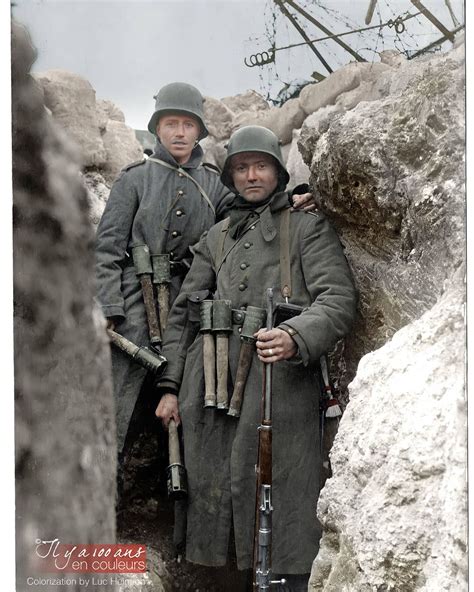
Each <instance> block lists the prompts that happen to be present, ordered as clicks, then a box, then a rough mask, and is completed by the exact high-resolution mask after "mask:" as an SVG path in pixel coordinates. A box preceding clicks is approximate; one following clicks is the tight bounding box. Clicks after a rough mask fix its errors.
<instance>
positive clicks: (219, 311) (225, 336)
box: [212, 300, 232, 409]
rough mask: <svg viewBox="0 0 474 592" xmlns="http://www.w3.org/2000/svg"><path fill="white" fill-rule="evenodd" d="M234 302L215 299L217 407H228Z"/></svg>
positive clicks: (213, 322) (213, 324)
mask: <svg viewBox="0 0 474 592" xmlns="http://www.w3.org/2000/svg"><path fill="white" fill-rule="evenodd" d="M231 306H232V302H231V301H230V300H214V302H213V305H212V332H213V333H214V334H215V336H216V373H217V409H228V408H229V402H228V393H227V378H228V373H229V333H231V332H232V308H231Z"/></svg>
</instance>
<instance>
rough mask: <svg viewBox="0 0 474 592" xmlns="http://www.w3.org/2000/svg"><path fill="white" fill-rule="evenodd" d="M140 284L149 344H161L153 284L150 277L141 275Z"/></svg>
mask: <svg viewBox="0 0 474 592" xmlns="http://www.w3.org/2000/svg"><path fill="white" fill-rule="evenodd" d="M140 283H141V285H142V294H143V302H144V303H145V311H146V317H147V321H148V333H149V335H150V343H151V344H152V345H154V344H160V343H161V332H160V326H159V324H158V316H157V314H156V306H155V298H154V296H153V283H152V281H151V275H148V274H147V275H141V276H140Z"/></svg>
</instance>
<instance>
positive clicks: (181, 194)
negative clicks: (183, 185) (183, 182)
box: [178, 189, 184, 197]
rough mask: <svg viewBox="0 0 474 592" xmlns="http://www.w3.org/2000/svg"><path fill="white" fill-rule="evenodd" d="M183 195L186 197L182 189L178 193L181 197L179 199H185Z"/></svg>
mask: <svg viewBox="0 0 474 592" xmlns="http://www.w3.org/2000/svg"><path fill="white" fill-rule="evenodd" d="M183 195H184V191H181V189H180V190H179V191H178V196H179V197H183Z"/></svg>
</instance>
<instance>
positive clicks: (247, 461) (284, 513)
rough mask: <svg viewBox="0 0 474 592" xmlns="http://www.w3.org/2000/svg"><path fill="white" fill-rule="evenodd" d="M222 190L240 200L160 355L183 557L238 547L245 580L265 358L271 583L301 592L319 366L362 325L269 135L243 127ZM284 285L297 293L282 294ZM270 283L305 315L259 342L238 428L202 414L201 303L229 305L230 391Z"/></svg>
mask: <svg viewBox="0 0 474 592" xmlns="http://www.w3.org/2000/svg"><path fill="white" fill-rule="evenodd" d="M221 180H222V182H223V184H224V185H225V186H226V187H228V188H229V189H230V190H231V191H232V192H234V193H235V194H236V197H235V199H234V202H233V204H232V209H231V211H230V216H229V217H228V219H226V220H224V221H222V222H220V223H218V224H216V225H215V226H213V227H212V228H211V229H210V230H209V232H207V233H206V234H205V235H204V236H203V237H202V238H201V240H200V242H199V245H198V246H197V247H196V248H195V256H194V260H193V264H192V267H191V270H190V272H189V274H188V275H187V277H186V279H185V281H184V283H183V286H182V289H181V292H180V295H179V296H178V298H177V299H176V301H175V303H174V306H173V308H172V310H171V313H170V319H169V321H170V323H169V326H168V329H167V331H166V333H165V337H164V347H163V353H164V355H165V356H166V357H167V358H168V367H167V369H166V370H165V373H164V375H163V376H162V377H161V378H160V381H159V387H160V388H161V389H162V391H163V392H164V393H165V394H164V396H163V398H162V399H161V402H160V404H159V406H158V408H157V410H156V415H157V416H158V417H160V418H161V419H162V421H163V423H164V424H165V425H166V424H167V423H168V422H169V420H170V419H171V417H173V418H175V419H178V420H181V421H182V425H183V435H184V446H185V457H186V465H187V470H188V477H189V506H188V511H187V536H186V558H187V559H188V560H189V561H192V562H195V563H199V564H203V565H209V566H216V567H218V566H223V565H225V564H226V563H227V561H228V550H229V548H230V550H231V553H233V554H235V556H236V559H237V564H238V568H239V569H240V570H248V569H249V568H250V567H251V565H252V549H253V525H254V518H255V497H254V495H255V464H256V460H257V441H258V436H257V426H258V425H259V422H260V404H261V391H262V369H261V364H259V361H261V362H263V363H265V364H266V363H274V370H273V399H272V401H273V402H272V405H273V489H274V495H273V507H274V512H273V533H272V563H273V566H272V568H273V571H274V573H275V577H277V574H278V576H282V577H285V578H286V579H287V582H288V583H287V585H286V586H287V587H285V588H280V589H281V590H291V591H292V592H296V591H298V592H299V591H300V590H306V589H307V583H308V578H309V572H310V570H311V565H312V561H313V560H314V558H315V556H316V554H317V552H318V548H319V538H320V529H319V526H318V523H317V520H316V502H317V494H318V491H319V481H318V468H319V466H320V458H319V434H318V431H319V417H318V416H319V405H318V392H319V383H318V382H317V380H316V377H315V365H316V363H317V361H318V360H319V357H320V356H321V354H323V353H324V352H326V351H328V349H330V348H331V347H332V346H333V345H334V344H335V342H336V341H337V340H338V339H339V338H341V337H342V336H344V335H345V334H346V333H347V332H348V330H349V328H350V326H351V323H352V321H353V318H354V315H355V302H356V297H355V289H354V286H353V282H352V277H351V273H350V270H349V268H348V265H347V262H346V259H345V257H344V253H343V250H342V247H341V244H340V242H339V240H338V237H337V235H336V234H335V232H334V230H333V229H332V227H331V225H330V224H329V222H328V221H327V220H326V218H325V217H324V215H322V214H321V213H308V212H302V211H295V212H293V213H291V215H289V214H287V211H288V208H289V207H290V205H289V203H288V194H287V192H286V191H285V188H286V185H287V183H288V180H289V176H288V173H287V171H286V169H285V166H284V163H283V160H282V156H281V151H280V147H279V143H278V139H277V138H276V136H275V135H274V134H273V133H272V132H271V131H269V130H267V129H265V128H262V127H259V126H248V127H244V128H241V129H240V130H238V131H237V132H235V133H234V134H233V136H232V137H231V139H230V142H229V145H228V154H227V158H226V161H225V165H224V169H223V172H222V175H221ZM283 218H285V219H286V222H285V223H286V224H288V226H287V227H286V228H287V231H285V230H284V228H285V225H284V223H282V219H283ZM282 245H283V246H282ZM282 252H287V253H288V258H289V268H288V269H289V270H290V276H289V277H290V279H287V284H285V285H283V283H282V267H285V266H286V264H283V263H282V261H283V260H282ZM288 285H291V289H289V290H288V291H286V288H288ZM268 287H273V288H274V291H275V300H276V301H277V302H280V303H281V302H284V301H285V299H286V297H288V294H290V297H289V302H290V304H294V305H298V306H300V307H302V308H303V309H304V310H303V312H302V313H301V314H299V315H298V316H295V317H293V318H290V319H289V320H288V319H287V320H285V321H284V322H281V323H280V324H278V326H277V327H275V328H274V329H272V330H270V331H266V330H265V329H263V328H262V329H259V330H258V332H257V333H256V339H257V341H256V349H255V353H254V357H253V360H252V365H251V367H250V372H249V375H248V378H247V380H246V385H245V391H244V397H243V402H242V407H241V411H240V418H236V417H231V416H229V415H228V414H227V413H226V412H225V411H222V410H221V409H218V408H213V409H208V408H204V405H203V398H204V377H203V357H202V356H203V353H202V343H203V336H202V335H201V333H200V332H199V323H197V322H196V320H197V319H199V309H198V308H197V307H198V306H199V304H198V303H199V302H201V301H202V300H203V299H214V300H221V299H227V300H229V301H231V306H232V310H233V314H232V321H233V327H232V332H231V333H230V336H229V371H230V380H229V395H230V393H231V392H232V384H233V383H234V381H235V377H236V371H237V366H238V360H239V351H240V342H241V340H240V330H241V329H242V317H243V315H245V314H246V311H247V309H248V307H249V306H252V307H261V308H262V307H265V292H266V288H268ZM184 351H187V355H186V356H184V355H183V352H184ZM231 532H233V535H232V536H231ZM229 542H230V547H229ZM276 589H277V588H276Z"/></svg>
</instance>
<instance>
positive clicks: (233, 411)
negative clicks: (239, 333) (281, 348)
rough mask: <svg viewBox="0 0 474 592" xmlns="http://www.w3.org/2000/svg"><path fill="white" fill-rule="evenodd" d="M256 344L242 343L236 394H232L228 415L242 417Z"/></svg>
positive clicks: (251, 342) (235, 386) (235, 387)
mask: <svg viewBox="0 0 474 592" xmlns="http://www.w3.org/2000/svg"><path fill="white" fill-rule="evenodd" d="M254 343H255V342H254V341H242V343H241V345H240V355H239V365H238V366H237V373H236V376H235V385H234V392H233V393H232V398H231V400H230V405H229V411H228V413H227V415H232V416H233V417H240V410H241V407H242V400H243V396H244V389H245V384H246V382H247V377H248V375H249V371H250V366H251V365H252V358H253V352H254Z"/></svg>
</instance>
